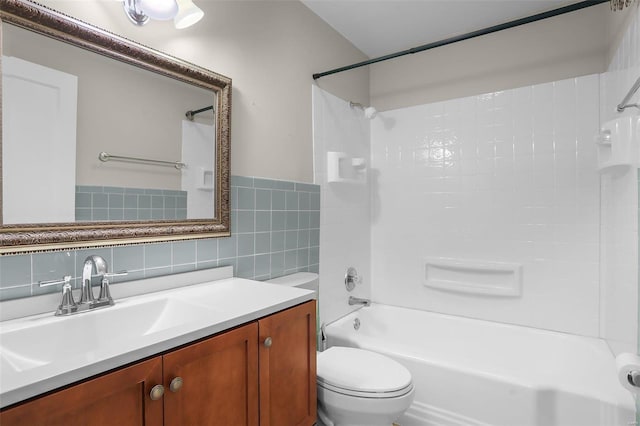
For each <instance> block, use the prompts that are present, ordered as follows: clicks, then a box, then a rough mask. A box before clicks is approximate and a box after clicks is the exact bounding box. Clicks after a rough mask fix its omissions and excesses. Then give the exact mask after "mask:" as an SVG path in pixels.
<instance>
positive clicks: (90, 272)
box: [39, 255, 127, 316]
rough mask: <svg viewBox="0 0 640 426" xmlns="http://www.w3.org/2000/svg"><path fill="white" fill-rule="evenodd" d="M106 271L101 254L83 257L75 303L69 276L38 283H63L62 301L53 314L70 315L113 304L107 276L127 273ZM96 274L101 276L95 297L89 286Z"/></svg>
mask: <svg viewBox="0 0 640 426" xmlns="http://www.w3.org/2000/svg"><path fill="white" fill-rule="evenodd" d="M107 271H108V267H107V262H106V261H105V260H104V258H102V257H101V256H96V255H94V256H89V257H87V258H86V259H85V261H84V266H83V267H82V285H81V294H80V300H79V301H78V302H77V303H76V302H75V301H74V300H73V293H72V288H71V276H65V277H64V278H63V279H62V280H53V281H40V283H39V285H40V287H46V286H50V285H56V284H64V285H63V287H62V301H61V302H60V305H59V306H58V309H57V310H56V313H55V314H56V315H57V316H59V315H72V314H76V313H80V312H84V311H88V310H91V309H96V308H102V307H105V306H111V305H114V304H115V302H114V301H113V298H112V297H111V292H110V291H109V280H108V279H107V278H110V277H119V276H122V275H127V272H126V271H122V272H117V273H112V274H110V273H108V272H107ZM94 272H95V273H94ZM96 275H98V276H101V277H102V278H101V285H100V295H99V296H98V298H97V299H96V298H95V297H94V295H93V288H92V287H91V279H92V278H93V277H94V276H96Z"/></svg>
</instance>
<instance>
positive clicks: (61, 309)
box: [38, 275, 78, 316]
mask: <svg viewBox="0 0 640 426" xmlns="http://www.w3.org/2000/svg"><path fill="white" fill-rule="evenodd" d="M56 284H64V285H63V286H62V300H61V301H60V305H58V309H57V310H56V313H55V315H56V316H60V315H69V314H72V313H74V312H76V311H77V310H78V305H77V304H76V301H75V300H73V292H72V289H71V275H65V276H64V277H63V278H62V279H61V280H50V281H39V282H38V285H39V286H40V287H49V286H52V285H56Z"/></svg>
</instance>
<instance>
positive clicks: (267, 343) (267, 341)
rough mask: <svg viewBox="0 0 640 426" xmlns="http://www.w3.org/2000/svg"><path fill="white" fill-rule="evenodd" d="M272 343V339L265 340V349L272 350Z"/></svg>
mask: <svg viewBox="0 0 640 426" xmlns="http://www.w3.org/2000/svg"><path fill="white" fill-rule="evenodd" d="M272 343H273V340H271V337H267V338H266V339H264V346H265V348H270V347H271V344H272Z"/></svg>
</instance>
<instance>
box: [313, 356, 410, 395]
mask: <svg viewBox="0 0 640 426" xmlns="http://www.w3.org/2000/svg"><path fill="white" fill-rule="evenodd" d="M317 375H318V384H319V385H321V386H322V385H328V386H326V387H337V388H340V389H343V390H347V391H356V392H370V393H389V392H397V391H401V390H404V389H406V388H407V387H411V373H409V370H407V369H406V368H405V367H404V366H403V365H402V364H400V363H398V362H396V361H394V360H393V359H391V358H389V357H386V356H384V355H381V354H379V353H376V352H371V351H367V350H363V349H356V348H346V347H340V346H334V347H331V348H329V349H327V350H325V351H324V352H320V353H318V357H317Z"/></svg>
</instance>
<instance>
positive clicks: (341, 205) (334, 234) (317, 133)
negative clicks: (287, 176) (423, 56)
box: [312, 86, 375, 323]
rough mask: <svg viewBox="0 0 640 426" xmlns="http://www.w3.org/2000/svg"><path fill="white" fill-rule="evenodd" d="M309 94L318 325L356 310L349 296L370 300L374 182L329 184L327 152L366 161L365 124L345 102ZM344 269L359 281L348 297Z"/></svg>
mask: <svg viewBox="0 0 640 426" xmlns="http://www.w3.org/2000/svg"><path fill="white" fill-rule="evenodd" d="M312 92H313V129H314V137H313V144H314V178H315V183H316V184H318V185H320V187H321V210H320V321H321V322H324V323H329V322H332V321H335V320H336V319H338V318H340V317H342V316H344V315H346V314H347V313H349V312H351V311H353V310H354V309H356V308H357V306H349V305H348V303H347V301H348V298H349V296H350V295H353V296H356V297H370V292H371V282H372V277H371V275H370V271H371V262H370V247H371V241H370V226H371V225H370V220H369V212H370V206H369V193H370V182H371V181H372V180H373V179H375V177H373V176H371V175H370V174H369V176H367V180H366V181H365V182H363V183H350V182H331V183H330V182H328V174H327V169H328V165H327V152H330V151H331V152H342V153H345V154H346V155H347V156H348V157H350V158H364V159H366V160H367V161H368V160H369V158H370V147H369V140H370V130H369V120H368V119H366V118H364V114H363V111H362V110H361V109H358V108H350V107H349V102H348V101H344V100H342V99H340V98H337V97H335V96H333V95H331V94H330V93H328V92H326V91H324V90H322V89H320V88H318V87H317V86H313V89H312ZM367 168H368V167H367ZM368 172H370V170H368V171H367V173H368ZM349 266H353V267H355V268H356V269H357V270H358V272H359V273H360V275H361V276H362V278H363V281H362V283H361V284H359V285H358V286H356V288H355V289H354V290H353V292H351V293H349V292H347V290H346V288H345V285H344V276H345V273H346V271H347V268H348V267H349Z"/></svg>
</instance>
